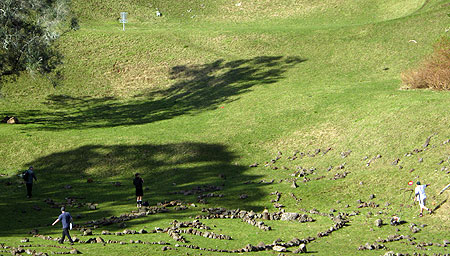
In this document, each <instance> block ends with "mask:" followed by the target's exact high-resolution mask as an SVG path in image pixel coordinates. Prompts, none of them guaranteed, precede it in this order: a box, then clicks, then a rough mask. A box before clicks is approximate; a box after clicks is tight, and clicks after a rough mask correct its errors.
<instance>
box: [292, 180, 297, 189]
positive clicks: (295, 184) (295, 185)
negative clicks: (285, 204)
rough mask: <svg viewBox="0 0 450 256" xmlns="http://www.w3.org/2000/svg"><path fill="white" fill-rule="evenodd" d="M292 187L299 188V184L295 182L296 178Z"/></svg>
mask: <svg viewBox="0 0 450 256" xmlns="http://www.w3.org/2000/svg"><path fill="white" fill-rule="evenodd" d="M291 188H298V185H297V183H296V182H295V180H294V181H292V185H291Z"/></svg>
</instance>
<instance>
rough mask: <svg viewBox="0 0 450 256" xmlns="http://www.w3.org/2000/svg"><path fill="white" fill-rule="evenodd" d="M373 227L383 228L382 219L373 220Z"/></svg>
mask: <svg viewBox="0 0 450 256" xmlns="http://www.w3.org/2000/svg"><path fill="white" fill-rule="evenodd" d="M375 226H377V227H381V226H383V220H382V219H377V220H375Z"/></svg>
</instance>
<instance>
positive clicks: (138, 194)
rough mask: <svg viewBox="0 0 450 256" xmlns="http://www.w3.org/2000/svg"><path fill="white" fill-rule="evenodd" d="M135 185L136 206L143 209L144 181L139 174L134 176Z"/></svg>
mask: <svg viewBox="0 0 450 256" xmlns="http://www.w3.org/2000/svg"><path fill="white" fill-rule="evenodd" d="M133 184H134V186H135V187H136V204H137V207H138V208H139V207H142V196H143V195H144V190H143V189H142V184H144V179H142V178H141V176H140V175H139V173H136V174H135V175H134V180H133Z"/></svg>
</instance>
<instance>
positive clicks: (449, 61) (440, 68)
mask: <svg viewBox="0 0 450 256" xmlns="http://www.w3.org/2000/svg"><path fill="white" fill-rule="evenodd" d="M402 81H403V84H404V85H406V86H407V87H408V88H411V89H420V88H430V89H433V90H450V38H449V37H442V38H441V39H440V40H439V41H438V42H437V43H436V45H435V46H434V51H433V54H432V55H431V56H430V57H428V58H427V59H426V60H424V61H423V62H422V63H421V64H420V67H418V68H415V69H412V70H408V71H405V72H403V73H402Z"/></svg>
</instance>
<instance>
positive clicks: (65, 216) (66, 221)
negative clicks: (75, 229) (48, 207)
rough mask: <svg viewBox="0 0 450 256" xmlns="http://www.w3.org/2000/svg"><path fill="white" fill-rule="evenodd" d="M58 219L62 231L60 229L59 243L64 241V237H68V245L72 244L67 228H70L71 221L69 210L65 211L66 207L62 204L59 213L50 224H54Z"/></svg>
mask: <svg viewBox="0 0 450 256" xmlns="http://www.w3.org/2000/svg"><path fill="white" fill-rule="evenodd" d="M58 221H61V223H62V227H63V231H62V238H61V240H60V241H59V243H60V244H63V243H64V239H65V238H66V236H67V238H69V242H70V245H73V240H72V238H71V237H70V234H69V229H71V224H72V222H73V219H72V216H71V215H70V213H69V212H66V208H65V207H64V206H63V207H61V214H60V215H59V216H58V218H57V219H56V220H55V221H54V222H53V224H52V226H54V225H55V224H56V223H58Z"/></svg>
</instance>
